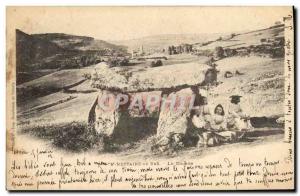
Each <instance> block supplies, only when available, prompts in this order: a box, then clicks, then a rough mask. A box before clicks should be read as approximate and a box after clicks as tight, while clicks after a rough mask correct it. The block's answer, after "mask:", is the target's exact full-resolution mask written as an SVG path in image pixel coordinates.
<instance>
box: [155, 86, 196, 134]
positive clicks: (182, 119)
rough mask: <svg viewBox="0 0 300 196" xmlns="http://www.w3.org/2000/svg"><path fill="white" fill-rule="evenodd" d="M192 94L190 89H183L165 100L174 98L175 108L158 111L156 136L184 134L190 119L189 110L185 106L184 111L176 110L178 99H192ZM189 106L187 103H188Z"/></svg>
mask: <svg viewBox="0 0 300 196" xmlns="http://www.w3.org/2000/svg"><path fill="white" fill-rule="evenodd" d="M193 94H194V93H193V92H192V90H191V89H190V88H188V89H183V90H180V91H178V92H175V93H171V94H169V95H168V97H167V100H171V99H172V98H173V96H175V97H176V104H175V107H174V108H172V107H171V105H170V107H165V108H163V104H162V106H161V107H162V109H161V111H160V115H159V120H158V127H157V136H159V137H164V136H168V135H170V133H176V134H185V133H186V131H187V129H188V123H189V122H190V121H189V118H190V110H189V107H187V105H186V106H185V107H184V109H183V108H182V109H180V108H178V99H179V97H180V96H181V97H192V96H193ZM188 104H189V103H188Z"/></svg>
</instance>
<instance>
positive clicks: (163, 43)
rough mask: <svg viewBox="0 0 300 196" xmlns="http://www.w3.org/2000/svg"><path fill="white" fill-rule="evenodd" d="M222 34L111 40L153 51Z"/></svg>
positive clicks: (134, 48) (130, 48)
mask: <svg viewBox="0 0 300 196" xmlns="http://www.w3.org/2000/svg"><path fill="white" fill-rule="evenodd" d="M220 35H222V34H217V33H213V34H163V35H153V36H147V37H141V38H137V39H130V40H120V41H110V42H111V43H115V44H120V45H125V46H128V49H129V50H138V49H140V47H141V46H143V49H144V50H145V51H146V52H151V51H152V50H162V49H164V48H167V47H168V46H170V45H178V44H182V43H189V44H192V43H199V42H204V41H205V40H207V39H216V38H218V37H219V36H220Z"/></svg>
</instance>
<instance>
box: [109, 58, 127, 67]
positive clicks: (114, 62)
mask: <svg viewBox="0 0 300 196" xmlns="http://www.w3.org/2000/svg"><path fill="white" fill-rule="evenodd" d="M107 63H108V65H109V66H110V67H121V66H127V65H128V64H129V60H128V59H126V58H123V59H119V58H110V59H108V62H107Z"/></svg>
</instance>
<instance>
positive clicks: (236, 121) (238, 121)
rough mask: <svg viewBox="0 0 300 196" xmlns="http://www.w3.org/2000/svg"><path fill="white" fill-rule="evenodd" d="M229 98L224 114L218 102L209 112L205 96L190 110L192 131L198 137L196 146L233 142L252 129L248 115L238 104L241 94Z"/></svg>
mask: <svg viewBox="0 0 300 196" xmlns="http://www.w3.org/2000/svg"><path fill="white" fill-rule="evenodd" d="M230 98H231V101H230V104H229V106H228V111H227V113H226V115H225V111H224V108H223V106H222V105H221V104H218V105H217V106H216V107H215V109H214V111H213V113H211V111H210V109H209V107H208V105H207V98H206V97H202V103H203V104H202V105H200V106H197V107H196V109H194V110H193V111H192V113H191V119H192V126H193V128H192V132H193V134H195V135H197V137H198V138H199V139H198V144H197V145H198V146H204V147H207V146H209V145H217V144H220V143H222V142H233V141H236V140H237V139H239V138H241V137H242V136H243V135H244V134H245V132H247V131H251V130H253V127H252V125H251V123H250V117H249V116H248V115H246V114H245V113H244V112H243V111H242V108H241V106H240V104H239V103H240V98H241V96H239V95H233V96H230Z"/></svg>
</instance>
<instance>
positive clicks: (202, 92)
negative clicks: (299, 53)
mask: <svg viewBox="0 0 300 196" xmlns="http://www.w3.org/2000/svg"><path fill="white" fill-rule="evenodd" d="M6 17H7V21H6V23H7V24H6V25H7V26H6V28H7V29H6V32H7V91H6V92H7V97H6V100H7V101H6V106H7V113H6V118H7V130H6V132H7V138H6V141H7V146H6V153H7V154H6V178H7V179H6V187H7V190H126V191H140V190H143V191H163V190H164V191H177V190H194V191H202V190H232V191H233V190H294V189H295V149H294V147H295V142H296V141H295V137H294V136H295V119H294V115H295V110H294V105H295V103H294V101H295V100H294V89H295V84H294V82H295V78H294V77H295V74H294V14H293V7H292V6H290V7H288V6H286V7H197V6H189V7H155V6H154V7H7V10H6Z"/></svg>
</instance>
